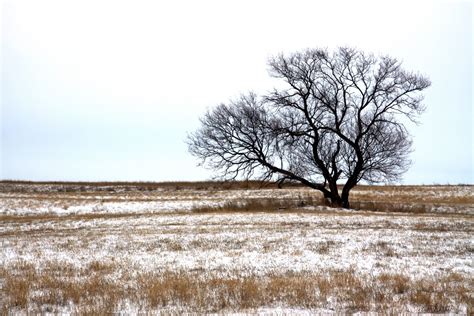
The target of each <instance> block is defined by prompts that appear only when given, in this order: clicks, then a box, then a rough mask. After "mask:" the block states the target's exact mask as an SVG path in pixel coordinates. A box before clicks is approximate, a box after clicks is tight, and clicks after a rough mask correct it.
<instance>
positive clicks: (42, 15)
mask: <svg viewBox="0 0 474 316" xmlns="http://www.w3.org/2000/svg"><path fill="white" fill-rule="evenodd" d="M1 10H2V12H1V28H2V32H1V63H0V66H1V73H2V77H1V83H0V87H1V90H0V96H1V99H0V100H1V141H2V144H1V155H0V158H1V167H2V168H1V175H0V178H1V179H31V180H91V181H92V180H148V181H178V180H204V179H208V178H210V177H211V176H212V174H213V173H212V172H210V171H208V170H205V169H202V168H200V167H196V164H197V160H196V159H195V158H194V157H192V156H191V155H190V154H189V153H188V152H187V147H186V144H185V142H184V141H185V139H186V135H187V133H189V132H192V131H194V130H195V129H196V128H197V127H198V119H199V117H200V116H202V115H203V114H204V112H205V110H206V109H207V108H209V107H212V106H214V105H217V104H218V103H220V102H226V101H227V100H228V99H229V98H235V97H237V96H238V95H239V94H240V93H242V92H246V91H248V90H253V91H255V92H257V93H265V92H266V91H268V90H269V89H270V88H271V87H272V85H273V84H274V82H272V79H270V78H269V76H268V74H267V65H266V60H267V58H268V57H269V56H271V55H274V54H277V53H280V52H293V51H296V50H299V49H302V48H308V47H327V48H329V49H333V48H336V47H337V46H346V45H348V46H354V47H356V48H359V49H362V50H365V51H368V52H374V53H376V54H378V53H383V54H390V55H392V56H393V57H397V58H399V59H401V60H403V63H404V66H405V68H406V69H408V70H413V71H419V72H421V73H423V74H425V75H427V76H428V77H430V79H431V80H432V82H433V84H432V86H431V87H430V88H429V89H428V90H427V91H426V93H425V95H426V99H425V104H426V105H427V108H428V110H427V112H426V113H425V114H424V115H423V116H422V117H421V122H422V125H420V126H413V127H410V130H411V132H412V134H413V136H414V150H415V151H414V153H413V154H412V160H413V161H414V164H413V166H412V168H411V169H410V171H409V172H408V173H407V174H406V176H405V181H404V182H405V183H426V184H429V183H474V175H473V169H474V166H473V165H474V162H473V156H474V149H473V140H474V130H473V109H472V108H473V104H472V84H473V82H472V70H473V69H472V35H473V34H472V30H473V24H472V10H473V5H472V3H471V2H462V1H452V2H439V1H426V2H425V1H406V2H404V1H386V2H383V1H370V2H368V1H347V2H338V1H298V0H296V1H295V0H292V1H100V0H95V1H84V0H82V1H65V0H63V1H50V0H42V1H3V2H2V6H1Z"/></svg>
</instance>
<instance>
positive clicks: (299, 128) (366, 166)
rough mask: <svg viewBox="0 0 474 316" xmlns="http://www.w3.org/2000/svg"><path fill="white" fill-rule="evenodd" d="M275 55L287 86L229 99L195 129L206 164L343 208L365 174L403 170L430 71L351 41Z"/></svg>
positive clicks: (193, 139) (373, 177)
mask: <svg viewBox="0 0 474 316" xmlns="http://www.w3.org/2000/svg"><path fill="white" fill-rule="evenodd" d="M268 64H269V67H270V75H271V76H273V77H275V78H279V79H280V80H281V81H282V83H283V84H282V85H281V86H280V87H279V88H275V89H274V90H273V91H271V92H269V93H267V94H266V95H263V96H257V95H256V94H254V93H248V94H246V95H242V96H241V97H240V98H239V99H237V100H232V101H230V102H228V103H224V104H220V105H219V106H217V107H215V108H213V109H212V110H210V111H208V112H207V113H206V114H205V115H204V116H203V117H202V118H201V127H200V128H199V129H198V130H197V131H196V132H194V133H193V134H191V135H190V136H189V138H188V145H189V150H190V152H191V153H192V154H193V155H195V156H196V157H198V158H200V160H201V162H202V163H203V164H204V165H206V166H207V167H210V168H212V169H215V170H217V171H220V172H221V176H222V177H224V178H230V179H235V178H237V177H243V178H247V179H249V178H260V179H267V180H268V179H274V180H277V181H285V180H292V181H298V182H301V183H302V184H304V185H307V186H309V187H311V188H314V189H317V190H319V191H321V192H322V193H323V194H324V196H325V197H326V198H328V199H330V200H331V202H332V203H333V204H334V205H338V206H343V207H349V206H350V205H349V192H350V190H351V189H352V188H353V187H354V186H356V185H357V183H359V182H360V181H365V182H368V183H380V182H393V181H397V180H399V179H400V177H401V175H402V174H403V173H404V172H405V171H406V170H407V168H408V166H409V162H410V161H409V159H408V158H409V157H408V156H409V153H410V152H411V145H412V140H411V137H410V134H409V132H408V130H407V128H406V123H407V122H409V121H412V122H416V121H417V118H418V117H419V115H420V114H421V113H422V112H423V111H424V110H425V107H424V106H423V104H422V100H423V96H422V95H421V93H420V92H421V91H423V90H424V89H426V88H427V87H429V86H430V81H429V79H428V78H426V77H425V76H422V75H420V74H417V73H413V72H409V71H406V70H404V69H403V68H402V67H401V62H399V61H398V60H397V59H395V58H392V57H389V56H374V55H372V54H367V53H364V52H362V51H359V50H356V49H353V48H345V47H343V48H339V49H337V50H335V51H334V52H329V51H328V50H325V49H307V50H304V51H301V52H296V53H293V54H289V55H284V54H281V55H278V56H276V57H273V58H271V59H270V60H269V62H268ZM338 184H339V185H341V184H342V190H340V189H338Z"/></svg>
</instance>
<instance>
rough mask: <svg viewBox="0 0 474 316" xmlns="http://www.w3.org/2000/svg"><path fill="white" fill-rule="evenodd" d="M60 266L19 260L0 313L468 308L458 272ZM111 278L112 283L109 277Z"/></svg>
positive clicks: (7, 280)
mask: <svg viewBox="0 0 474 316" xmlns="http://www.w3.org/2000/svg"><path fill="white" fill-rule="evenodd" d="M60 266H61V264H60V263H59V262H54V263H50V264H48V265H47V266H45V267H44V268H43V269H41V271H36V269H35V268H34V267H33V266H31V265H25V264H24V263H21V262H19V263H18V264H17V265H16V266H15V267H9V269H8V270H7V271H3V272H2V279H3V282H4V286H3V288H2V290H1V291H2V292H3V295H2V296H3V297H4V299H3V300H0V302H1V303H2V305H3V306H2V307H1V308H0V310H3V311H7V312H9V313H15V312H18V311H25V310H27V309H28V310H29V311H30V312H34V313H37V312H40V313H44V312H52V313H57V312H60V311H61V310H62V311H69V312H71V311H72V312H79V313H81V314H82V313H92V314H93V313H96V312H100V313H101V314H102V313H113V312H120V311H121V310H122V308H123V306H124V304H125V302H128V303H129V304H133V305H135V306H137V308H138V309H140V310H147V311H153V310H155V311H156V310H167V309H170V310H173V311H174V312H186V311H187V312H189V311H193V312H223V311H239V310H248V309H257V308H259V307H271V306H285V307H298V308H301V307H303V308H308V309H310V310H311V309H316V308H320V309H331V310H335V311H336V312H352V311H369V310H371V311H389V310H390V311H397V312H407V309H406V306H407V305H408V304H411V305H413V306H415V307H416V310H417V311H419V312H436V313H438V312H447V311H451V310H452V307H453V306H464V307H465V308H467V309H468V310H472V306H473V295H472V294H473V293H472V291H471V290H470V289H472V286H473V285H474V280H473V279H472V278H470V279H466V277H463V276H461V275H459V274H447V275H445V276H444V277H442V278H430V279H428V278H425V279H414V280H412V279H410V278H409V277H408V276H405V275H402V274H381V275H378V276H367V275H365V276H363V275H357V274H356V273H355V272H354V270H351V269H349V270H345V271H326V272H320V273H315V272H287V273H285V274H271V275H265V276H246V277H241V276H238V275H235V276H228V277H225V278H224V277H220V276H218V275H217V274H214V273H209V272H208V273H206V272H205V271H201V272H185V271H162V272H153V273H139V274H136V275H135V274H131V273H129V272H126V271H122V270H121V269H120V268H119V267H117V266H115V265H113V264H109V263H104V262H94V263H91V264H90V265H88V267H87V268H85V269H80V268H74V267H71V266H68V265H67V264H66V267H65V268H64V269H62V270H59V271H57V270H56V269H57V268H58V267H60ZM114 273H115V274H116V275H118V277H117V278H111V277H110V276H111V275H112V274H114ZM117 273H118V274H117ZM466 284H467V286H466ZM71 304H73V305H71ZM71 308H72V310H71Z"/></svg>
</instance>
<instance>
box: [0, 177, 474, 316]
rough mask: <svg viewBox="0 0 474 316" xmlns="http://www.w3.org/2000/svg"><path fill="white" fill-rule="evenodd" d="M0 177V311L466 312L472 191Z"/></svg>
mask: <svg viewBox="0 0 474 316" xmlns="http://www.w3.org/2000/svg"><path fill="white" fill-rule="evenodd" d="M352 201H353V203H352V205H353V207H354V208H355V209H356V210H343V209H332V208H329V207H327V206H325V205H324V201H323V199H322V198H321V196H320V195H319V194H318V193H317V192H314V191H312V190H309V189H306V188H303V187H300V186H295V185H293V186H289V187H284V188H282V189H278V188H277V187H276V186H275V185H262V184H260V183H256V182H247V183H230V184H229V183H225V184H223V183H213V182H208V183H165V184H157V183H72V184H63V183H28V182H21V183H20V182H1V183H0V244H1V249H0V314H16V313H24V314H27V313H80V314H91V315H100V314H109V313H138V312H151V313H163V314H179V313H183V312H196V313H235V312H239V313H240V312H243V313H250V314H251V313H264V314H265V313H269V314H273V313H279V314H305V313H311V314H318V313H324V314H327V313H353V312H382V313H384V314H399V313H413V312H427V313H458V314H472V313H473V312H474V309H473V306H474V277H473V276H474V239H473V237H472V236H473V233H474V187H473V186H382V187H369V186H361V187H358V188H356V190H354V192H353V194H352Z"/></svg>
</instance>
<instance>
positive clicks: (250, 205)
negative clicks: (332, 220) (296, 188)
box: [192, 195, 324, 213]
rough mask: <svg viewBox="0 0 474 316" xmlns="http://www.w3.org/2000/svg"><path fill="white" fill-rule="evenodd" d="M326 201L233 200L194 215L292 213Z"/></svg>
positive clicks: (303, 198)
mask: <svg viewBox="0 0 474 316" xmlns="http://www.w3.org/2000/svg"><path fill="white" fill-rule="evenodd" d="M323 203H324V201H323V199H320V198H315V197H314V196H312V195H299V196H298V197H296V198H294V199H278V198H259V199H256V198H254V199H244V200H231V201H228V202H226V203H224V204H223V205H221V206H202V207H196V208H194V209H192V212H193V213H231V212H274V211H291V210H296V209H299V208H302V207H305V206H317V205H323Z"/></svg>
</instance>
